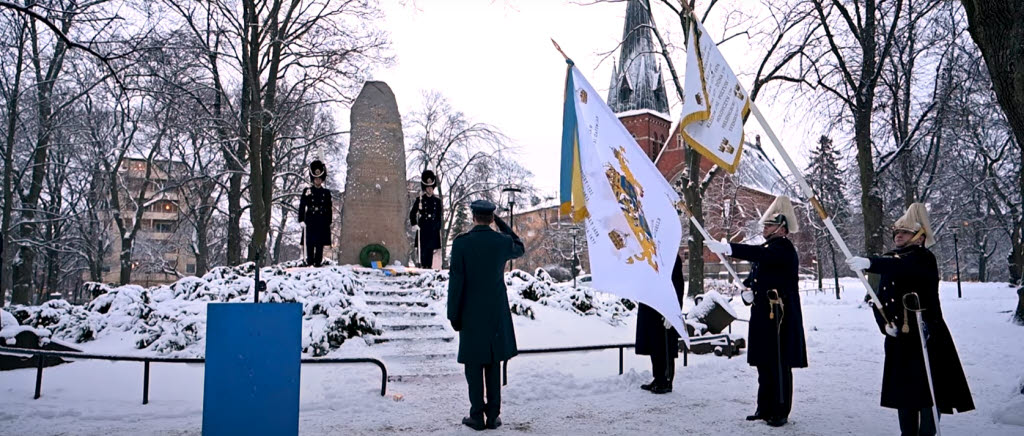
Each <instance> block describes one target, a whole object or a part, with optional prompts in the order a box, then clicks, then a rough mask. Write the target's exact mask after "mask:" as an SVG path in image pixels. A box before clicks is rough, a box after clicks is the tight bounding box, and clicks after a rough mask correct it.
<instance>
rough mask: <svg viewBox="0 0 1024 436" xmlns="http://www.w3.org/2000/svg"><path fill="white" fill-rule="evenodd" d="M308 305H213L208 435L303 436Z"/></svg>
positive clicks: (208, 335) (208, 333) (209, 337)
mask: <svg viewBox="0 0 1024 436" xmlns="http://www.w3.org/2000/svg"><path fill="white" fill-rule="evenodd" d="M301 359H302V304H299V303H287V304H280V303H275V304H253V303H211V304H209V305H207V319H206V373H205V382H204V389H203V435H204V436H217V435H274V436H284V435H296V436H297V435H298V434H299V372H300V364H301Z"/></svg>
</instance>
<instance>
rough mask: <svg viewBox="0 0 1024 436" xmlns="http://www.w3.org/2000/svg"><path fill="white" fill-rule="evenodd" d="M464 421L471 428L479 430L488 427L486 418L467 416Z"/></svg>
mask: <svg viewBox="0 0 1024 436" xmlns="http://www.w3.org/2000/svg"><path fill="white" fill-rule="evenodd" d="M462 423H463V424H464V425H465V426H466V427H469V428H471V429H473V430H477V431H479V430H483V429H484V428H486V426H485V425H484V420H482V419H479V418H473V417H471V416H467V417H465V418H462Z"/></svg>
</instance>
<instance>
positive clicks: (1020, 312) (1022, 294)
mask: <svg viewBox="0 0 1024 436" xmlns="http://www.w3.org/2000/svg"><path fill="white" fill-rule="evenodd" d="M1013 321H1014V322H1016V323H1017V325H1024V287H1021V288H1020V289H1017V311H1016V312H1014V314H1013ZM1022 393H1024V392H1022Z"/></svg>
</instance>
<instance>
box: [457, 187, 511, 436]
mask: <svg viewBox="0 0 1024 436" xmlns="http://www.w3.org/2000/svg"><path fill="white" fill-rule="evenodd" d="M470 209H472V210H473V223H474V224H475V226H474V227H473V229H472V230H470V231H469V232H467V233H463V234H461V235H459V236H458V237H457V238H455V242H454V243H453V244H452V257H451V269H450V271H449V275H448V277H449V279H448V320H449V321H451V323H452V328H453V329H455V331H457V332H459V357H458V360H459V363H461V364H464V365H465V367H466V384H467V385H469V402H470V408H469V416H468V417H466V418H463V419H462V423H463V424H465V425H467V426H469V427H471V428H473V429H475V430H483V429H484V428H492V429H493V428H498V426H500V425H501V419H499V418H498V415H499V414H500V413H501V376H500V372H501V371H500V366H501V364H500V362H501V361H503V360H508V359H511V358H512V357H513V356H515V355H517V354H519V350H518V349H517V348H516V333H515V329H514V328H513V326H512V313H511V311H510V310H509V308H508V295H507V294H506V290H505V276H504V271H505V264H506V263H507V262H508V261H509V260H511V259H515V258H517V257H520V256H522V255H523V253H524V252H525V251H526V250H525V248H524V247H523V242H522V241H520V240H519V236H516V234H515V233H514V232H513V231H512V229H511V228H510V227H509V226H508V224H505V222H504V221H502V219H501V218H498V217H496V216H495V215H494V209H495V206H494V203H491V202H489V201H486V200H477V201H474V202H473V204H471V205H470ZM492 222H493V223H495V224H497V226H498V230H500V231H501V233H498V232H495V231H494V230H492V229H491V227H490V224H491V223H492ZM485 374H486V377H485ZM485 378H486V380H487V382H486V392H487V403H486V404H485V403H484V391H485V383H484V379H485ZM484 415H486V418H487V421H486V422H485V421H484Z"/></svg>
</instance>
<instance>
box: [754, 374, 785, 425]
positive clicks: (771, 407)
mask: <svg viewBox="0 0 1024 436" xmlns="http://www.w3.org/2000/svg"><path fill="white" fill-rule="evenodd" d="M779 382H780V380H779V367H778V366H775V365H764V366H758V367H757V410H758V412H760V414H761V416H767V417H778V418H788V417H789V412H790V410H792V409H793V368H789V367H785V366H784V367H782V380H781V383H779ZM780 385H781V388H782V402H781V403H780V402H779V388H780Z"/></svg>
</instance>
